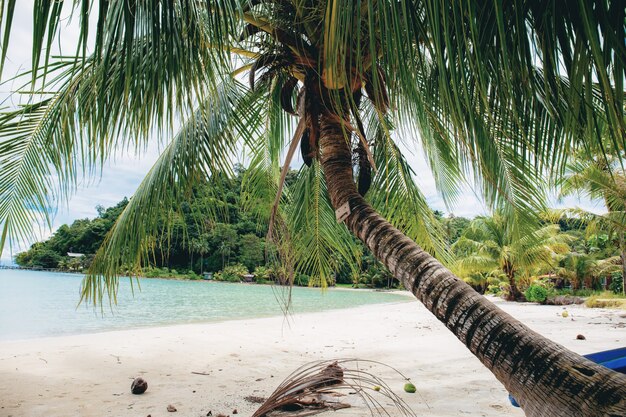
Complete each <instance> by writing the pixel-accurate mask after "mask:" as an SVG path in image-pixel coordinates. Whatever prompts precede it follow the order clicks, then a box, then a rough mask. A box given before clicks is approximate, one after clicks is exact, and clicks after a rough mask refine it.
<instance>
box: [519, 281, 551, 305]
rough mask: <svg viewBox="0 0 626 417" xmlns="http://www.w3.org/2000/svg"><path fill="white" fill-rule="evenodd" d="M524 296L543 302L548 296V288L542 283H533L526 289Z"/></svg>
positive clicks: (530, 299) (536, 301)
mask: <svg viewBox="0 0 626 417" xmlns="http://www.w3.org/2000/svg"><path fill="white" fill-rule="evenodd" d="M524 296H525V297H526V299H527V300H528V301H532V302H535V303H543V302H545V301H546V298H548V289H547V288H546V287H543V286H541V285H536V284H533V285H531V286H530V287H528V288H527V289H526V291H524Z"/></svg>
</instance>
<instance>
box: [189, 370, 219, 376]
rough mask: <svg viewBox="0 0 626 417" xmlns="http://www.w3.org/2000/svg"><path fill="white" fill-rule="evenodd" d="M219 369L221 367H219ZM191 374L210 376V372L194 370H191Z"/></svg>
mask: <svg viewBox="0 0 626 417" xmlns="http://www.w3.org/2000/svg"><path fill="white" fill-rule="evenodd" d="M220 371H221V369H220ZM191 373H192V374H194V375H204V376H211V372H196V371H191Z"/></svg>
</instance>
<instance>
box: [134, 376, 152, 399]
mask: <svg viewBox="0 0 626 417" xmlns="http://www.w3.org/2000/svg"><path fill="white" fill-rule="evenodd" d="M147 389H148V383H147V382H146V380H145V379H143V378H141V377H139V378H135V379H134V380H133V383H132V384H130V392H132V393H133V394H135V395H139V394H143V393H144V392H146V390H147Z"/></svg>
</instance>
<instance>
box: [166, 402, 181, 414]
mask: <svg viewBox="0 0 626 417" xmlns="http://www.w3.org/2000/svg"><path fill="white" fill-rule="evenodd" d="M167 411H169V412H170V413H175V412H176V411H178V410H177V409H176V407H174V406H173V405H172V404H168V406H167Z"/></svg>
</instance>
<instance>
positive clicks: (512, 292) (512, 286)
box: [504, 265, 522, 301]
mask: <svg viewBox="0 0 626 417" xmlns="http://www.w3.org/2000/svg"><path fill="white" fill-rule="evenodd" d="M504 272H505V274H506V277H507V279H508V280H509V295H508V296H507V297H506V299H507V300H508V301H516V300H519V299H520V298H522V293H521V291H520V290H519V288H518V287H517V282H515V273H514V272H513V270H512V268H511V267H510V266H509V265H507V266H506V267H505V269H504Z"/></svg>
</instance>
